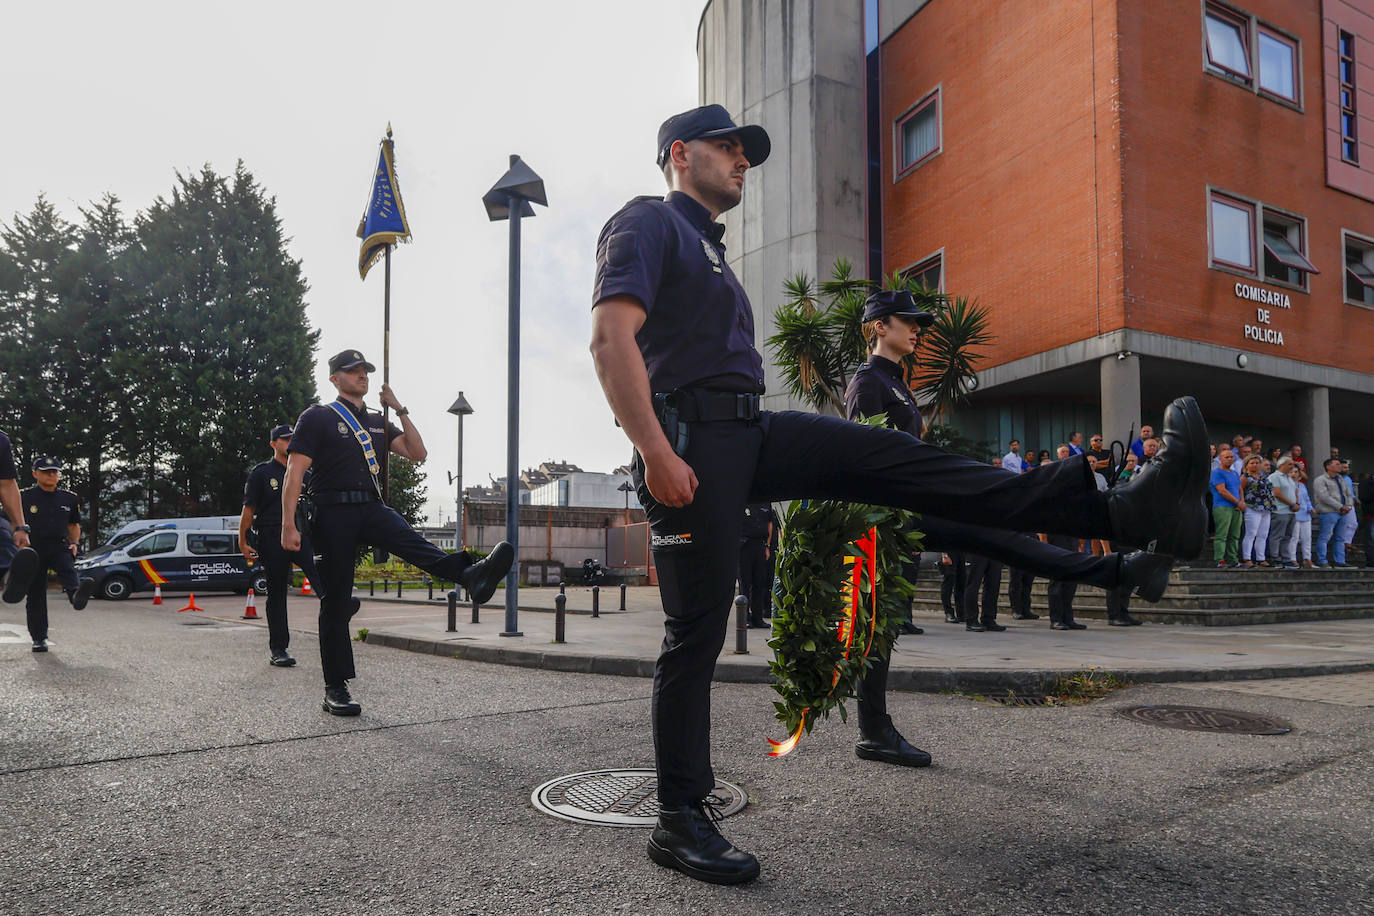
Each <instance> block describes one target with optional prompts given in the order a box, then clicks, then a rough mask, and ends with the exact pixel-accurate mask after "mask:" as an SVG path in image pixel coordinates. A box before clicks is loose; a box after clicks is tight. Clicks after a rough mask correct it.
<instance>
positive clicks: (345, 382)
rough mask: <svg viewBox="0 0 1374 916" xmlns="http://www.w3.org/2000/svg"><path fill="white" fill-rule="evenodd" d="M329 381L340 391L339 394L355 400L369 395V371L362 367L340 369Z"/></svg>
mask: <svg viewBox="0 0 1374 916" xmlns="http://www.w3.org/2000/svg"><path fill="white" fill-rule="evenodd" d="M329 380H330V381H331V382H333V383H334V387H335V388H337V389H339V394H346V395H349V396H351V397H355V398H360V397H362V396H363V395H365V394H367V370H366V369H364V368H363V367H362V366H354V367H353V368H352V369H340V370H339V371H338V372H335V373H334V374H333V375H331V376H330V377H329Z"/></svg>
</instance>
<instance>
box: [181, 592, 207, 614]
mask: <svg viewBox="0 0 1374 916" xmlns="http://www.w3.org/2000/svg"><path fill="white" fill-rule="evenodd" d="M203 610H205V608H203V607H200V606H199V605H197V604H196V593H195V592H191V603H190V604H188V605H186V607H179V608H177V613H178V614H180V613H181V612H182V611H203Z"/></svg>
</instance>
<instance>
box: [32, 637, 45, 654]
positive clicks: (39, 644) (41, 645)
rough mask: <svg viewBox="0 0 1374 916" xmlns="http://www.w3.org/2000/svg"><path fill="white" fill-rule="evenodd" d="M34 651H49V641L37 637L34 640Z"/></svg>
mask: <svg viewBox="0 0 1374 916" xmlns="http://www.w3.org/2000/svg"><path fill="white" fill-rule="evenodd" d="M33 651H35V652H46V651H48V641H47V640H46V639H35V640H34V641H33Z"/></svg>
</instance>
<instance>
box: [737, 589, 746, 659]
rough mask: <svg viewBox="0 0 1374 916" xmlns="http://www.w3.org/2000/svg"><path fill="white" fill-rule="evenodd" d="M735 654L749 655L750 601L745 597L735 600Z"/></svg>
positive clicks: (741, 596)
mask: <svg viewBox="0 0 1374 916" xmlns="http://www.w3.org/2000/svg"><path fill="white" fill-rule="evenodd" d="M735 654H736V655H748V654H749V599H748V598H746V597H744V596H743V595H740V596H739V597H737V598H736V599H735Z"/></svg>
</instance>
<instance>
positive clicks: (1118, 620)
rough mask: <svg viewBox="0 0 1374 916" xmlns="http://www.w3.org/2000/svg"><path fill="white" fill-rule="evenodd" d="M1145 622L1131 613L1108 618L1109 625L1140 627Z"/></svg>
mask: <svg viewBox="0 0 1374 916" xmlns="http://www.w3.org/2000/svg"><path fill="white" fill-rule="evenodd" d="M1144 622H1145V621H1143V620H1136V619H1135V618H1134V617H1132V616H1131V615H1130V614H1123V615H1121V616H1120V617H1109V618H1107V626H1109V627H1138V626H1140V625H1141V624H1142V623H1144Z"/></svg>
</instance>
